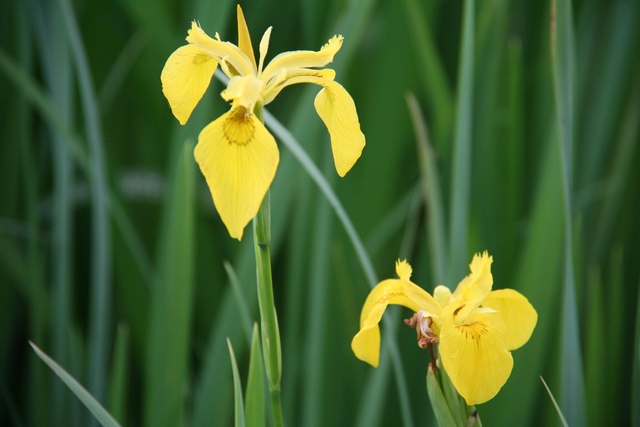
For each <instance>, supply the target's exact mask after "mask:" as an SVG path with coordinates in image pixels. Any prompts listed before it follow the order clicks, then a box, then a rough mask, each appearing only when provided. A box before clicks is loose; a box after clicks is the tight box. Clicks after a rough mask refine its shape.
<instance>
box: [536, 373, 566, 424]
mask: <svg viewBox="0 0 640 427" xmlns="http://www.w3.org/2000/svg"><path fill="white" fill-rule="evenodd" d="M540 381H542V384H544V388H545V389H547V393H549V397H550V398H551V401H552V402H553V406H555V408H556V412H557V413H558V417H560V422H562V425H563V426H564V427H569V424H567V420H565V419H564V415H562V410H560V406H558V402H556V399H555V397H553V393H551V390H549V386H547V383H546V382H545V381H544V378H542V377H540Z"/></svg>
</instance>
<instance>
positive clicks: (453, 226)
mask: <svg viewBox="0 0 640 427" xmlns="http://www.w3.org/2000/svg"><path fill="white" fill-rule="evenodd" d="M474 5H475V2H474V0H465V2H464V10H463V18H462V40H461V45H460V65H459V68H458V93H457V96H456V125H455V126H456V127H455V130H454V142H453V150H454V151H453V169H452V176H451V211H450V212H449V215H450V218H451V219H450V221H449V251H450V252H449V254H450V255H449V265H450V267H449V271H447V273H448V276H447V277H448V280H447V283H456V279H457V278H459V277H464V274H465V271H466V262H467V259H468V256H467V231H468V227H469V225H468V221H469V196H470V191H471V132H472V126H473V125H472V116H473V67H474V65H473V64H474V59H473V56H474V50H473V46H474V33H475V24H474V20H475V18H474V16H475V6H474Z"/></svg>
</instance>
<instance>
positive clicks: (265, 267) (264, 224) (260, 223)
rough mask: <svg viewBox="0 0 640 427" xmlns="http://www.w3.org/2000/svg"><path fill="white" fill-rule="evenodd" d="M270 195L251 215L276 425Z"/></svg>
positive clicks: (278, 357) (278, 356) (277, 352)
mask: <svg viewBox="0 0 640 427" xmlns="http://www.w3.org/2000/svg"><path fill="white" fill-rule="evenodd" d="M255 114H256V116H257V117H258V118H260V120H261V121H264V119H263V117H262V107H256V109H255ZM270 200H271V197H270V192H269V191H267V194H265V196H264V200H263V201H262V205H261V206H260V210H259V211H258V215H256V217H255V218H254V219H253V240H254V246H255V251H256V271H257V275H258V304H259V306H260V323H261V328H260V329H261V331H262V351H263V354H264V361H265V367H266V371H267V379H268V380H269V390H270V392H271V408H272V412H273V421H274V425H275V426H276V427H282V426H283V425H284V422H283V419H282V404H281V399H280V378H281V376H282V351H281V349H280V331H279V329H278V316H277V314H276V306H275V302H274V299H273V281H272V279H271V203H270Z"/></svg>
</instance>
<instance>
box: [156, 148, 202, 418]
mask: <svg viewBox="0 0 640 427" xmlns="http://www.w3.org/2000/svg"><path fill="white" fill-rule="evenodd" d="M174 152H175V153H176V155H175V156H174V159H175V161H174V162H175V164H174V165H173V166H172V172H171V178H170V181H169V182H171V187H170V190H169V193H168V197H167V198H166V204H165V207H164V212H163V213H164V218H163V223H162V233H161V237H160V239H161V240H160V250H159V261H158V264H159V272H158V281H157V283H156V285H155V286H154V288H153V295H152V296H151V305H152V306H151V313H150V315H151V319H150V325H149V328H150V336H149V341H148V347H147V354H146V357H147V358H146V366H145V368H146V393H147V399H146V400H145V423H146V425H148V426H153V427H157V426H175V425H179V424H180V420H181V416H182V409H183V406H184V402H183V401H184V397H185V393H184V392H185V390H186V387H187V384H188V378H189V376H188V373H189V371H188V366H189V357H188V356H189V341H190V340H189V338H190V331H191V311H192V307H193V301H192V293H193V287H194V277H193V257H194V254H193V240H194V181H195V179H194V178H195V173H194V172H195V167H194V165H195V162H194V161H193V154H192V153H193V143H192V142H186V143H184V144H179V145H178V146H177V149H176V150H174Z"/></svg>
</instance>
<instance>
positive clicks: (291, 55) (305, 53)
mask: <svg viewBox="0 0 640 427" xmlns="http://www.w3.org/2000/svg"><path fill="white" fill-rule="evenodd" d="M340 47H342V36H333V37H332V38H331V39H330V40H329V41H328V42H327V43H326V44H325V45H324V46H322V48H321V49H320V50H319V51H318V52H314V51H311V50H295V51H291V52H283V53H280V54H278V55H276V57H275V58H273V59H272V60H271V62H269V64H267V66H266V67H265V69H264V71H263V72H262V77H263V78H264V79H265V80H266V81H268V80H269V79H271V77H273V76H274V75H275V74H277V73H279V72H280V71H281V70H282V69H289V68H320V67H324V66H325V65H327V64H328V63H330V62H331V61H333V57H334V56H335V54H336V53H337V52H338V51H339V50H340Z"/></svg>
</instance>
